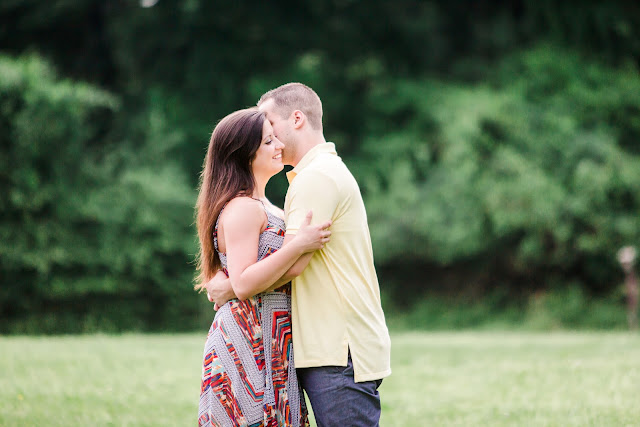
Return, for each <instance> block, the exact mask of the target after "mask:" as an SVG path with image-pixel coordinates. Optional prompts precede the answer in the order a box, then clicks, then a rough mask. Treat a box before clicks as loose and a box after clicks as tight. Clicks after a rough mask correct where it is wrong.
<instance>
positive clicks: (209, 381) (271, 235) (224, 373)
mask: <svg viewBox="0 0 640 427" xmlns="http://www.w3.org/2000/svg"><path fill="white" fill-rule="evenodd" d="M265 212H266V213H267V218H268V222H269V224H268V226H267V228H266V229H265V231H264V232H263V233H262V234H261V235H260V239H259V248H258V261H260V260H261V259H263V258H266V257H267V256H269V255H271V254H272V253H274V252H275V251H277V250H278V249H279V248H280V247H281V246H282V242H283V240H284V221H283V220H282V219H280V218H279V217H277V216H275V215H273V214H272V213H271V212H269V211H267V210H266V209H265ZM216 231H217V224H216ZM214 243H215V248H216V251H217V250H218V241H217V232H216V234H214ZM218 255H219V256H220V260H221V262H222V266H223V267H224V271H225V272H226V266H227V260H226V256H225V254H224V253H220V252H218ZM198 425H199V426H211V427H213V426H220V427H227V426H229V427H231V426H233V427H236V426H248V427H271V426H274V427H275V426H287V427H288V426H308V425H309V422H308V419H307V410H306V407H305V406H304V398H303V396H302V390H301V389H300V387H299V385H298V379H297V377H296V372H295V367H294V364H293V343H292V341H291V285H290V284H287V285H285V286H283V287H281V288H279V289H278V290H276V291H275V292H268V293H262V294H259V295H256V296H254V297H252V298H249V299H247V300H246V301H239V300H232V301H229V302H228V303H227V304H225V305H224V306H222V307H221V308H220V310H218V312H217V313H216V316H215V318H214V320H213V323H212V324H211V328H210V329H209V334H208V336H207V341H206V344H205V348H204V357H203V367H202V382H201V388H200V405H199V414H198Z"/></svg>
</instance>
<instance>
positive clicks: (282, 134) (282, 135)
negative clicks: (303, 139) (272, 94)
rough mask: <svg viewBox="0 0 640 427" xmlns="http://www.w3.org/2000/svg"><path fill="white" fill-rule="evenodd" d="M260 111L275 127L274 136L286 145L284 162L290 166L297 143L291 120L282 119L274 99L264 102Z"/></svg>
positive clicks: (283, 153)
mask: <svg viewBox="0 0 640 427" xmlns="http://www.w3.org/2000/svg"><path fill="white" fill-rule="evenodd" d="M258 109H259V110H260V111H262V112H263V113H264V115H265V116H266V118H267V120H269V123H271V126H273V134H274V136H275V137H276V138H278V139H279V140H280V141H282V143H283V144H284V148H283V149H282V162H283V163H284V164H285V165H290V164H291V162H292V161H293V157H294V153H295V150H296V141H295V138H294V137H293V132H292V129H291V124H290V121H289V118H288V117H282V116H281V115H280V114H279V113H278V112H277V111H276V107H275V102H274V100H273V99H268V100H267V101H265V102H263V103H262V105H260V107H259V108H258Z"/></svg>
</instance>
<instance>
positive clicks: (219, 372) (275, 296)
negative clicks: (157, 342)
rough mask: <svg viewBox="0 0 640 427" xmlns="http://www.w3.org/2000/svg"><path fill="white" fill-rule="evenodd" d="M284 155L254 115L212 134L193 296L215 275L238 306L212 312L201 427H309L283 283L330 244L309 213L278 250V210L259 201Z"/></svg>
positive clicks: (245, 113) (246, 113)
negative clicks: (223, 278)
mask: <svg viewBox="0 0 640 427" xmlns="http://www.w3.org/2000/svg"><path fill="white" fill-rule="evenodd" d="M283 147H284V145H283V144H282V143H281V142H280V141H279V140H278V139H277V138H276V137H275V136H274V135H273V129H272V127H271V124H270V123H269V121H267V120H266V119H265V117H264V115H263V113H261V112H259V111H258V110H255V109H249V110H240V111H237V112H235V113H232V114H230V115H228V116H227V117H225V118H224V119H222V120H221V121H220V123H219V124H218V125H217V126H216V128H215V129H214V131H213V135H212V136H211V141H210V143H209V149H208V152H207V155H206V158H205V164H204V170H203V173H202V182H201V186H200V194H199V196H198V203H197V212H198V213H197V225H198V236H199V239H200V256H199V262H198V269H199V277H198V283H199V285H197V286H196V288H199V289H203V288H205V287H206V284H207V282H208V281H209V280H210V279H212V278H213V276H214V275H215V274H216V272H217V271H218V270H222V271H223V272H224V273H225V274H226V275H227V276H228V277H229V280H230V282H231V288H232V289H233V292H234V294H235V297H237V298H235V299H232V300H231V301H229V303H227V304H225V305H224V306H222V307H221V308H220V309H219V310H218V312H217V313H216V316H215V318H214V320H213V324H212V325H211V329H210V330H209V335H208V338H207V342H206V345H205V351H204V364H203V376H202V386H201V394H200V408H199V418H198V422H199V425H201V426H203V425H206V426H227V425H229V426H265V427H266V426H276V425H278V426H298V425H308V421H307V413H306V409H305V407H304V399H303V397H302V393H301V390H300V389H299V387H298V381H297V377H296V375H295V369H294V366H293V349H292V343H291V299H290V290H291V289H290V285H289V284H288V282H289V281H290V279H291V278H292V275H293V272H294V271H295V264H296V261H297V260H298V259H299V258H300V257H301V256H303V255H304V254H306V253H309V252H312V251H314V250H316V249H320V248H322V247H323V245H324V244H325V243H326V242H328V240H329V235H330V232H329V231H328V230H326V228H328V227H329V225H330V223H329V222H327V223H325V224H322V225H319V226H309V225H308V224H309V222H310V219H311V215H308V216H307V225H306V226H305V227H303V229H301V230H300V231H299V232H298V233H297V234H296V236H295V238H294V239H293V240H292V241H291V242H290V243H288V244H287V245H286V246H284V247H282V242H283V240H284V220H283V218H282V217H283V215H282V211H280V210H279V209H277V208H275V207H274V206H273V205H272V204H271V203H269V201H268V200H267V199H266V198H265V187H266V184H267V182H268V181H269V179H270V178H271V177H272V176H273V175H275V174H276V173H278V172H280V171H281V170H282V169H283V167H284V165H283V164H282V149H283ZM281 247H282V249H281ZM267 257H268V258H267ZM283 285H284V286H283Z"/></svg>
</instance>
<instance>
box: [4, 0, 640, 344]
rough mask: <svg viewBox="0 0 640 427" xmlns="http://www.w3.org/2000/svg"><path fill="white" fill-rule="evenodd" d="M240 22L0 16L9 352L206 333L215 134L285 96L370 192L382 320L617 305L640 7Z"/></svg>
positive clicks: (162, 14)
mask: <svg viewBox="0 0 640 427" xmlns="http://www.w3.org/2000/svg"><path fill="white" fill-rule="evenodd" d="M227 3H229V4H220V3H218V2H209V1H203V0H192V1H185V2H169V1H164V0H160V1H159V2H158V3H157V4H156V5H155V6H154V7H150V8H144V7H140V4H139V3H138V2H123V1H116V0H104V1H97V0H78V1H58V2H36V1H32V0H31V1H30V0H21V1H19V0H11V1H6V2H3V3H2V4H1V5H0V22H2V25H1V26H0V163H1V167H0V186H1V192H0V206H2V218H3V220H2V222H0V233H2V236H3V238H2V239H1V240H0V271H1V272H2V286H1V287H0V332H60V331H69V332H77V331H91V330H108V331H117V330H131V329H135V330H189V329H193V328H195V327H198V326H202V325H204V324H206V323H207V322H209V321H210V317H211V308H210V307H209V304H208V302H206V300H205V298H203V297H202V296H198V295H196V294H194V293H193V292H192V291H191V288H192V278H193V274H194V263H193V260H194V258H195V253H196V249H197V248H196V244H197V240H196V234H195V229H194V227H193V206H194V204H195V196H196V191H197V185H198V174H199V171H200V167H201V165H202V159H203V157H204V153H205V150H206V147H207V144H208V138H209V135H210V133H211V131H212V129H213V127H214V126H215V123H216V122H217V120H219V119H220V118H222V117H223V116H224V115H226V114H228V113H229V112H230V111H233V110H235V109H238V108H243V107H246V106H250V105H254V104H255V102H256V100H257V99H258V98H259V96H260V95H261V94H262V93H263V92H264V91H266V90H268V89H270V88H273V87H275V86H277V85H279V84H282V83H285V82H289V81H302V82H304V83H306V84H308V85H310V86H311V87H313V88H314V89H315V90H316V91H317V92H318V94H319V95H320V97H321V98H322V100H323V104H324V109H325V119H324V122H325V134H326V135H327V136H328V138H329V139H331V140H332V141H334V142H335V143H336V145H337V148H338V151H339V153H340V155H341V156H342V157H343V158H344V160H345V162H346V163H347V165H348V166H349V167H350V169H351V170H352V171H353V173H354V175H355V176H356V178H357V180H358V182H359V184H360V186H361V189H362V192H363V195H364V197H365V203H366V205H367V210H368V215H369V225H370V229H371V233H372V238H373V245H374V252H375V258H376V264H377V266H378V269H379V274H380V279H381V287H382V290H383V294H384V296H385V303H386V304H389V305H394V306H399V307H402V306H407V305H410V304H411V302H412V301H415V300H416V299H419V298H421V297H424V296H426V295H429V294H433V293H440V294H443V293H444V294H448V295H453V296H457V297H460V298H481V297H483V296H487V295H491V294H492V293H494V292H496V291H497V290H499V291H500V292H501V295H505V298H506V300H507V301H514V300H517V299H519V298H526V296H527V295H531V294H532V293H535V292H541V291H545V290H549V289H556V288H563V287H567V286H578V287H579V288H581V289H583V290H584V291H585V292H587V293H588V294H589V295H593V296H595V297H598V296H604V295H610V294H611V293H614V292H616V290H617V289H618V288H619V285H620V283H621V278H622V276H621V271H620V269H619V267H618V266H617V265H616V259H615V253H616V251H617V249H618V248H619V247H621V246H623V245H625V244H629V243H631V244H638V242H639V241H640V219H639V218H640V216H639V215H638V212H639V209H640V143H639V141H640V138H639V137H640V121H639V119H638V117H640V114H639V113H640V78H639V75H638V67H639V66H640V43H639V42H638V40H640V34H639V31H640V30H639V29H640V25H639V24H640V7H639V6H636V5H633V4H631V3H630V2H621V1H620V2H608V3H606V4H603V3H601V2H586V3H583V4H582V5H581V6H580V7H577V6H575V5H569V4H556V3H555V2H546V1H542V2H540V1H537V2H533V1H524V0H522V1H511V2H502V3H496V2H489V1H477V2H456V1H454V2H438V1H424V2H418V1H396V2H385V1H378V0H374V1H370V2H366V3H364V2H351V1H343V0H340V1H338V0H335V1H331V2H321V3H318V2H303V3H301V4H298V5H297V6H296V7H295V8H291V7H290V4H289V3H285V2H269V3H265V2H249V1H243V2H227ZM285 191H286V179H285V178H284V177H283V176H279V177H277V178H275V179H274V180H273V181H272V184H270V188H269V189H268V193H269V196H270V197H271V199H272V200H273V201H274V202H276V203H279V204H281V203H282V200H283V199H284V194H285Z"/></svg>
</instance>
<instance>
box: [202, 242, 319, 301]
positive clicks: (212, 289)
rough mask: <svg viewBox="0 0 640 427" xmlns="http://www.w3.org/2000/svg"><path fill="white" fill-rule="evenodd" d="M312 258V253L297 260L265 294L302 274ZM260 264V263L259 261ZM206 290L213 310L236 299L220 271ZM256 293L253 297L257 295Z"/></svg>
mask: <svg viewBox="0 0 640 427" xmlns="http://www.w3.org/2000/svg"><path fill="white" fill-rule="evenodd" d="M312 256H313V253H312V252H309V253H306V254H304V255H302V256H301V257H300V258H298V260H297V261H296V262H295V263H294V264H293V266H291V268H289V270H287V272H286V273H284V276H282V277H281V278H280V279H279V280H278V281H277V282H276V283H274V284H273V285H271V286H270V287H269V288H268V289H266V291H265V292H270V291H274V290H276V289H278V288H279V287H281V286H282V285H285V284H287V283H289V282H290V281H292V280H293V279H295V278H296V277H298V276H299V275H300V274H302V271H303V270H304V267H306V266H307V264H308V263H309V260H310V259H311V257H312ZM260 262H262V261H260ZM205 288H206V289H207V297H208V298H209V301H210V302H213V303H215V306H214V310H218V309H219V308H220V307H222V306H223V305H225V304H226V303H227V302H228V301H229V300H231V299H233V298H236V294H235V293H234V292H233V288H232V287H231V280H229V278H228V277H227V275H226V274H224V272H223V271H222V270H219V271H218V273H217V274H216V275H215V276H214V277H213V279H211V280H210V281H209V282H208V283H207V284H206V285H205ZM258 293H259V292H256V293H254V294H252V295H251V296H253V295H256V294H258Z"/></svg>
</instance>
